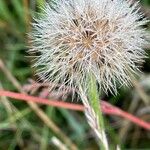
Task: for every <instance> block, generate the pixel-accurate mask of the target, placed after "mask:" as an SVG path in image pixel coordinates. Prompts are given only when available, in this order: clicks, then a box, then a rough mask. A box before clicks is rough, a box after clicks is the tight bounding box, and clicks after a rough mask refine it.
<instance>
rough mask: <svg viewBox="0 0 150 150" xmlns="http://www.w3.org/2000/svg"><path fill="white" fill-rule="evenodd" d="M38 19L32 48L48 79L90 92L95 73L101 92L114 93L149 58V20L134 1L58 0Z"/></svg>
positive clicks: (32, 39) (32, 38)
mask: <svg viewBox="0 0 150 150" xmlns="http://www.w3.org/2000/svg"><path fill="white" fill-rule="evenodd" d="M35 21H36V22H35V23H33V32H32V33H31V34H30V37H31V45H32V46H31V49H30V50H31V51H32V52H35V53H38V54H39V55H38V56H37V58H36V63H35V66H36V67H39V70H38V75H40V77H41V78H43V79H44V80H45V81H52V82H54V83H63V84H65V85H69V86H70V87H76V86H77V85H78V83H80V84H82V85H83V87H84V88H85V90H86V86H87V85H86V83H87V80H88V78H87V75H88V74H89V73H92V74H93V75H94V76H95V78H96V80H97V82H98V84H99V86H100V89H102V90H103V91H105V92H107V91H111V92H115V93H116V91H117V90H116V84H118V83H119V84H120V85H123V84H125V85H129V84H130V80H131V79H130V75H129V74H130V73H136V72H137V71H138V70H139V69H138V68H139V66H140V64H141V63H142V62H143V58H145V52H144V50H143V46H144V45H145V44H146V38H145V37H146V31H145V29H143V28H142V26H143V25H145V24H146V23H147V20H146V19H144V17H143V15H142V13H139V7H138V3H134V4H133V3H132V1H131V0H57V1H56V3H52V4H51V5H49V4H48V3H46V5H45V6H44V8H43V15H42V17H41V18H40V19H35Z"/></svg>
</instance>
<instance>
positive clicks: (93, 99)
mask: <svg viewBox="0 0 150 150" xmlns="http://www.w3.org/2000/svg"><path fill="white" fill-rule="evenodd" d="M88 99H89V102H90V105H91V107H92V108H93V110H94V112H95V114H96V116H97V118H98V123H99V132H100V133H101V135H104V137H103V138H104V139H105V141H107V139H106V136H105V133H103V132H104V130H105V129H104V120H103V114H102V110H101V106H100V102H99V99H100V95H99V93H98V89H97V84H96V79H95V77H94V75H93V74H92V73H91V74H89V77H88ZM105 144H106V145H105ZM100 148H101V149H102V150H106V149H107V143H104V142H103V141H101V144H100Z"/></svg>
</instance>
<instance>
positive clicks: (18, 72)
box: [0, 0, 150, 150]
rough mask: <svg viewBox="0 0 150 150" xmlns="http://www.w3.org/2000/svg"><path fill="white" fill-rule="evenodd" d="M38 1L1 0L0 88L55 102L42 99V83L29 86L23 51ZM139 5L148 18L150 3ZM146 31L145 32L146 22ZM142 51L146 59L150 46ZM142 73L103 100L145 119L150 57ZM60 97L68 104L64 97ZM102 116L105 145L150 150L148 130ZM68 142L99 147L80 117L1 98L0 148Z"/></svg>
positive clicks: (33, 149)
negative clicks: (34, 86) (106, 133)
mask: <svg viewBox="0 0 150 150" xmlns="http://www.w3.org/2000/svg"><path fill="white" fill-rule="evenodd" d="M43 3H44V0H0V89H5V90H11V91H16V92H24V93H25V92H27V93H29V94H32V95H36V96H39V97H40V96H42V97H49V98H56V97H55V93H49V94H48V95H47V93H46V89H47V87H46V85H45V86H42V87H36V88H35V89H34V88H32V86H31V85H32V84H33V83H34V81H36V80H37V77H36V76H35V75H34V74H35V73H34V72H35V71H34V69H33V68H31V64H32V62H31V59H30V57H29V55H28V53H27V50H28V48H27V45H28V38H27V33H28V32H30V30H31V27H30V22H31V21H32V19H31V16H32V15H34V16H36V15H37V13H35V12H40V9H39V6H41V5H43ZM141 5H142V11H144V12H146V15H147V17H149V18H150V0H141ZM147 27H148V30H150V24H149V25H147ZM145 49H146V50H147V53H148V55H149V56H150V52H149V49H150V47H149V46H148V47H146V48H145ZM142 71H143V73H142V74H141V76H140V78H138V80H137V81H133V83H134V86H133V87H132V88H130V89H124V88H122V89H120V91H119V94H118V95H117V96H115V97H114V96H112V95H109V96H105V95H104V96H103V99H105V100H106V101H109V102H110V103H112V104H114V105H116V106H118V107H120V108H121V109H123V110H125V111H127V112H130V113H132V114H134V115H136V116H138V117H140V118H142V119H143V120H145V121H150V106H149V103H150V58H147V59H146V60H145V63H144V66H143V68H142ZM60 97H61V96H60ZM57 98H58V97H57ZM63 99H65V100H69V96H67V98H66V97H63ZM43 114H44V116H46V119H45V120H44V119H42V115H43ZM106 118H107V122H108V123H107V124H108V125H107V132H108V135H110V137H109V138H110V143H113V144H116V143H119V144H120V145H121V147H122V149H128V148H131V149H133V150H135V149H143V150H144V149H150V142H149V141H150V133H149V132H148V131H146V130H144V129H142V128H140V127H138V126H137V125H135V124H133V123H130V122H128V121H127V120H124V119H122V118H119V117H115V116H106ZM64 134H65V135H66V136H65V135H64ZM68 139H69V140H71V141H73V143H74V144H72V143H71V146H70V147H71V149H75V147H78V148H79V149H81V150H97V149H98V146H97V143H96V140H95V139H94V134H93V132H92V131H91V129H90V127H89V126H88V124H87V122H86V119H85V116H84V114H83V113H79V112H75V111H70V110H65V109H60V108H52V107H50V106H41V107H38V108H35V107H34V106H33V105H32V104H27V103H25V102H19V101H15V100H11V99H10V98H6V97H0V150H18V149H20V150H55V149H61V150H66V147H65V144H63V142H64V143H65V141H66V143H67V140H68ZM68 143H70V141H68Z"/></svg>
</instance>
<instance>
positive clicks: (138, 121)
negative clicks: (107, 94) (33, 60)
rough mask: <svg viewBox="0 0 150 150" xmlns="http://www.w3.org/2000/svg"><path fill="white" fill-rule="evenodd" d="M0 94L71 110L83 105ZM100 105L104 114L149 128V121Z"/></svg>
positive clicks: (18, 94) (0, 94) (111, 106)
mask: <svg viewBox="0 0 150 150" xmlns="http://www.w3.org/2000/svg"><path fill="white" fill-rule="evenodd" d="M0 96H7V97H11V98H14V99H17V100H21V101H32V102H35V103H40V104H45V105H50V106H54V107H60V108H66V109H71V110H76V111H84V106H83V105H80V104H72V103H67V102H62V101H58V100H52V99H51V100H48V99H44V98H39V97H34V96H29V95H26V94H20V93H14V92H10V91H4V90H0ZM101 106H102V111H103V113H105V114H109V115H116V116H120V117H123V118H126V119H128V120H130V121H131V122H134V123H135V124H137V125H139V126H141V127H143V128H145V129H147V130H150V123H147V122H145V121H143V120H141V119H139V118H137V117H135V116H133V115H131V114H129V113H127V112H125V111H123V110H121V109H119V108H117V107H115V106H113V105H111V104H109V103H108V102H106V101H101Z"/></svg>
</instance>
